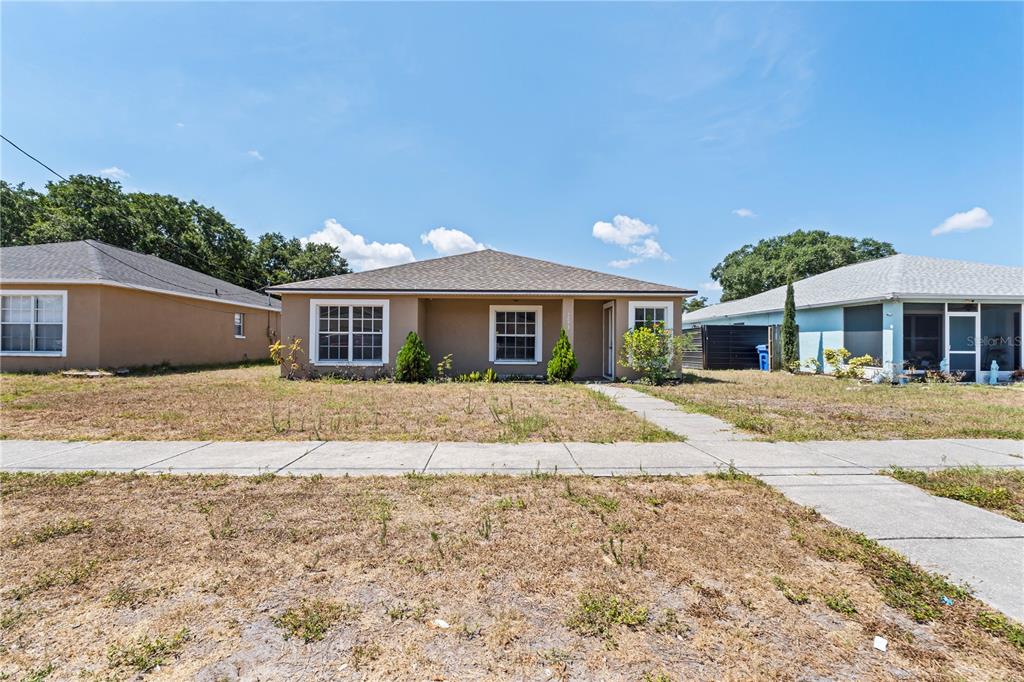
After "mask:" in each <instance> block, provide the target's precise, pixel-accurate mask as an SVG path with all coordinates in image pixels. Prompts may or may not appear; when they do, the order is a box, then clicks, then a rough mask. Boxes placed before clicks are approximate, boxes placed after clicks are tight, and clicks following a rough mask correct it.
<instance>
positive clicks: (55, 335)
mask: <svg viewBox="0 0 1024 682" xmlns="http://www.w3.org/2000/svg"><path fill="white" fill-rule="evenodd" d="M66 331H67V292H66V291H5V292H3V293H0V354H3V355H55V356H64V355H66V354H67V349H66V348H65V346H66V344H67V333H66Z"/></svg>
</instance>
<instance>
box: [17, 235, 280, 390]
mask: <svg viewBox="0 0 1024 682" xmlns="http://www.w3.org/2000/svg"><path fill="white" fill-rule="evenodd" d="M280 317H281V312H280V303H279V302H278V301H277V300H275V299H273V298H271V297H270V296H268V295H266V294H259V293H256V292H255V291H250V290H248V289H244V288H242V287H239V286H235V285H234V284H230V283H228V282H225V281H223V280H220V279H217V278H216V277H210V276H209V275H205V274H203V273H201V272H196V271H195V270H190V269H189V268H185V267H182V266H180V265H176V264H174V263H170V262H168V261H165V260H163V259H161V258H157V257H156V256H147V255H143V254H140V253H136V252H134V251H128V250H126V249H121V248H117V247H115V246H110V245H109V244H104V243H102V242H97V241H93V240H85V241H77V242H61V243H57V244H38V245H34V246H10V247H5V248H2V249H0V370H2V371H4V372H18V371H54V370H61V369H92V368H121V367H137V366H144V365H158V364H161V363H167V364H171V365H178V366H187V365H204V364H215V363H226V362H237V361H241V360H247V359H249V360H256V359H263V358H266V357H267V355H268V352H269V351H268V348H269V345H270V343H271V342H272V341H273V340H274V339H276V338H277V337H278V332H279V325H280Z"/></svg>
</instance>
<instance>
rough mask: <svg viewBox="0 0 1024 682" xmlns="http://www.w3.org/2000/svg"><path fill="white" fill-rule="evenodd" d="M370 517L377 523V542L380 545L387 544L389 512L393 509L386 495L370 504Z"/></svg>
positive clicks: (393, 506)
mask: <svg viewBox="0 0 1024 682" xmlns="http://www.w3.org/2000/svg"><path fill="white" fill-rule="evenodd" d="M370 508H371V510H372V511H371V517H372V518H373V520H374V521H375V522H376V524H377V544H379V545H380V546H381V547H387V546H388V522H389V521H391V512H392V511H393V510H394V508H395V505H394V503H393V502H392V501H391V500H389V499H388V498H386V497H378V498H377V499H376V500H375V501H374V502H373V503H372V504H371V505H370Z"/></svg>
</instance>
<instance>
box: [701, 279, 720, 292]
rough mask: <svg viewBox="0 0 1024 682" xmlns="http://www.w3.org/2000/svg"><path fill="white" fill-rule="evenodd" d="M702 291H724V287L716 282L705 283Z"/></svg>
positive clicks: (702, 285)
mask: <svg viewBox="0 0 1024 682" xmlns="http://www.w3.org/2000/svg"><path fill="white" fill-rule="evenodd" d="M700 290H701V291H721V290H722V285H721V284H719V283H718V282H715V281H711V282H704V283H703V284H701V285H700Z"/></svg>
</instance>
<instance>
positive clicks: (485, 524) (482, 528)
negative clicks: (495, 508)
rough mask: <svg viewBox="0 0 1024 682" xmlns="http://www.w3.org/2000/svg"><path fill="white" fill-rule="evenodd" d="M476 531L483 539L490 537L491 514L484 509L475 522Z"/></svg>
mask: <svg viewBox="0 0 1024 682" xmlns="http://www.w3.org/2000/svg"><path fill="white" fill-rule="evenodd" d="M476 532H477V534H478V535H479V536H480V537H481V538H483V539H484V540H490V539H491V514H490V512H488V511H487V510H484V512H483V514H481V515H480V521H479V523H477V526H476Z"/></svg>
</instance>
